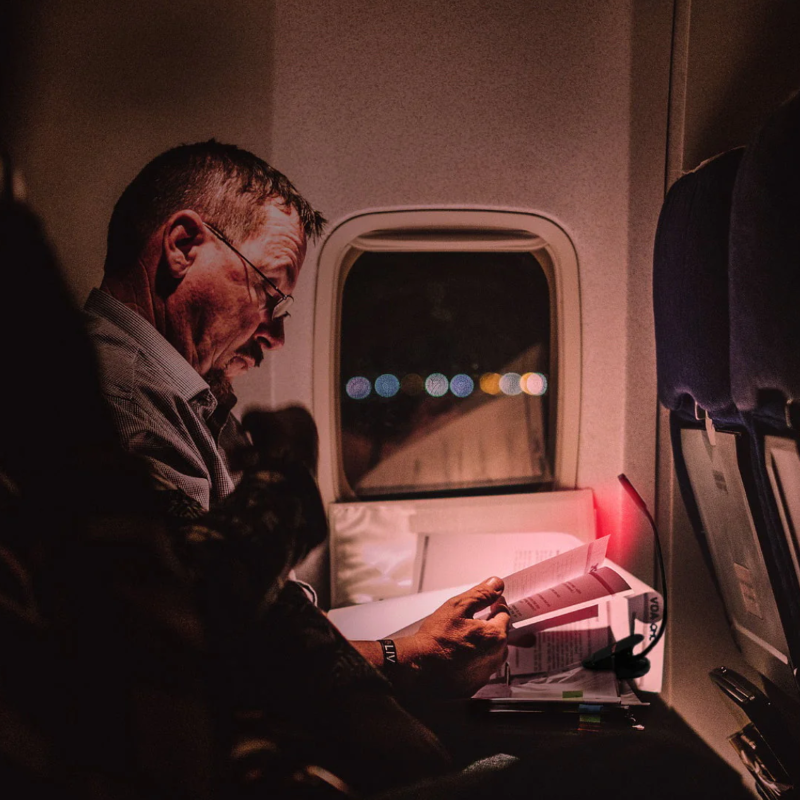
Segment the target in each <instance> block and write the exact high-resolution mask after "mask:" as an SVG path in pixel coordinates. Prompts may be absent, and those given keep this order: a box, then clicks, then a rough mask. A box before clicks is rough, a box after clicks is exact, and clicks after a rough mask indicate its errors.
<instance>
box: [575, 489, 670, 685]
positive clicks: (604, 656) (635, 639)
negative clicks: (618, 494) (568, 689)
mask: <svg viewBox="0 0 800 800" xmlns="http://www.w3.org/2000/svg"><path fill="white" fill-rule="evenodd" d="M617 477H618V479H619V482H620V483H621V484H622V487H623V488H624V489H625V492H626V493H627V495H628V497H630V498H631V500H633V502H634V503H635V504H636V505H637V506H638V507H639V508H640V509H641V510H642V511H643V512H644V515H645V516H646V517H647V521H648V522H649V523H650V527H651V528H652V530H653V536H654V537H655V543H656V554H657V556H658V567H659V574H660V577H661V596H662V597H663V598H664V607H663V611H662V614H661V626H660V627H659V629H658V633H657V634H656V635H655V636H654V637H653V640H652V641H651V642H650V644H649V645H648V646H647V647H646V648H645V649H644V650H643V651H642V652H641V653H636V654H635V653H634V652H633V648H634V647H636V645H638V644H641V642H642V641H643V639H644V636H642V634H640V633H635V634H632V635H631V636H626V637H625V638H624V639H620V640H619V641H618V642H614V643H613V644H611V645H609V646H608V647H604V648H602V649H601V650H598V651H597V652H596V653H593V654H592V655H590V656H589V657H588V658H586V659H584V661H583V666H584V667H585V668H586V669H596V670H613V671H614V673H615V674H616V676H617V677H618V678H621V679H632V678H641V677H642V676H643V675H646V674H647V673H648V672H649V671H650V660H649V659H648V658H647V654H648V653H649V652H650V651H651V650H652V649H653V648H654V647H655V646H656V645H657V644H658V642H659V640H660V639H661V637H662V636H663V635H664V631H665V629H666V625H667V576H666V571H665V569H664V556H663V553H662V552H661V540H660V538H659V536H658V528H657V527H656V523H655V520H654V519H653V517H652V515H651V514H650V511H649V509H648V508H647V503H645V501H644V500H643V499H642V496H641V495H640V494H639V492H637V491H636V489H635V488H634V487H633V484H632V483H631V482H630V481H629V480H628V479H627V477H626V476H625V475H618V476H617Z"/></svg>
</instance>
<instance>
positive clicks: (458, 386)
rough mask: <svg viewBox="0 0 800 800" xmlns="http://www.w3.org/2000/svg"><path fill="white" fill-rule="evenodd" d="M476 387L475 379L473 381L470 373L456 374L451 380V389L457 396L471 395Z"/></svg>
mask: <svg viewBox="0 0 800 800" xmlns="http://www.w3.org/2000/svg"><path fill="white" fill-rule="evenodd" d="M474 388H475V381H473V380H472V378H470V376H469V375H465V374H464V373H463V372H461V373H459V374H458V375H454V376H453V379H452V380H451V381H450V391H451V392H452V393H453V394H454V395H455V396H456V397H469V396H470V395H471V394H472V390H473V389H474Z"/></svg>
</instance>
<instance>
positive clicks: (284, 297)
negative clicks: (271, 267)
mask: <svg viewBox="0 0 800 800" xmlns="http://www.w3.org/2000/svg"><path fill="white" fill-rule="evenodd" d="M203 225H205V226H206V228H208V229H209V230H210V231H211V233H213V234H214V236H216V237H217V239H219V240H220V241H221V242H222V243H223V244H224V245H227V246H228V247H230V249H231V250H233V252H234V253H236V255H237V256H239V258H241V259H242V261H244V263H245V264H247V265H248V266H250V267H252V268H253V269H254V270H255V271H256V272H257V273H258V274H259V276H260V277H261V278H262V279H263V280H264V281H265V282H266V283H268V284H269V285H270V286H271V287H272V288H273V289H274V290H275V291H276V292H277V293H278V294H279V295H280V298H279V299H278V302H277V303H275V305H274V306H273V307H272V310H271V312H270V314H271V316H272V319H283V318H285V317H288V316H290V315H289V309H290V308H291V307H292V303H294V297H292V296H291V295H290V294H284V293H283V292H282V291H281V290H280V289H279V288H278V287H277V286H276V285H275V283H274V282H273V281H271V280H270V279H269V278H268V277H267V276H266V275H265V274H264V273H263V272H262V271H261V270H260V269H259V268H258V267H257V266H256V265H255V264H254V263H253V262H252V261H250V259H249V258H246V257H245V256H243V255H242V254H241V253H240V252H239V251H238V250H237V249H236V248H235V247H234V246H233V245H232V244H231V243H230V240H229V239H228V237H227V236H225V234H224V233H222V231H219V230H217V229H216V228H215V227H214V226H213V225H212V224H211V223H210V222H206V221H205V220H203ZM267 294H269V292H267ZM271 296H272V295H270V297H271Z"/></svg>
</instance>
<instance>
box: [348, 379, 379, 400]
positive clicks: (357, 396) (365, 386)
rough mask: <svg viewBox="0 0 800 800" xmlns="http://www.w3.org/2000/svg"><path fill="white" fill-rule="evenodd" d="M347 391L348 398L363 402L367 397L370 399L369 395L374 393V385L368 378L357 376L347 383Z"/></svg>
mask: <svg viewBox="0 0 800 800" xmlns="http://www.w3.org/2000/svg"><path fill="white" fill-rule="evenodd" d="M345 391H346V392H347V396H348V397H351V398H352V399H353V400H363V399H364V398H365V397H369V393H370V392H371V391H372V384H371V383H370V382H369V380H368V379H367V378H362V377H361V376H357V377H355V378H350V380H349V381H347V387H346V389H345Z"/></svg>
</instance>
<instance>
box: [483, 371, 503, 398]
mask: <svg viewBox="0 0 800 800" xmlns="http://www.w3.org/2000/svg"><path fill="white" fill-rule="evenodd" d="M480 387H481V391H482V392H485V393H486V394H500V376H499V375H498V374H497V373H496V372H485V373H484V374H483V375H481V380H480Z"/></svg>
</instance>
